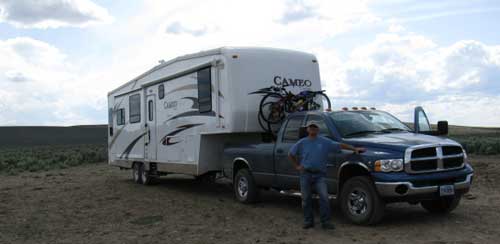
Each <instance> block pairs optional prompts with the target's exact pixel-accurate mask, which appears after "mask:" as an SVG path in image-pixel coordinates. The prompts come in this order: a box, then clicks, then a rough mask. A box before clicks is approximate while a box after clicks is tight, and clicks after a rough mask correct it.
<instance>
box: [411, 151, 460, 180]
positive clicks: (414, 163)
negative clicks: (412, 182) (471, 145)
mask: <svg viewBox="0 0 500 244" xmlns="http://www.w3.org/2000/svg"><path fill="white" fill-rule="evenodd" d="M464 163H465V162H464V153H463V150H462V147H460V146H455V145H445V146H441V145H438V146H429V147H424V148H409V149H407V152H406V154H405V164H406V166H405V168H406V171H407V172H409V173H425V172H433V171H445V170H452V169H458V168H462V167H463V166H464Z"/></svg>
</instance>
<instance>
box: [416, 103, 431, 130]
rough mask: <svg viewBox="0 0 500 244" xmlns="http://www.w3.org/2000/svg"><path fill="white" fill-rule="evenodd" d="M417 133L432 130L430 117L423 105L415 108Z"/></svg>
mask: <svg viewBox="0 0 500 244" xmlns="http://www.w3.org/2000/svg"><path fill="white" fill-rule="evenodd" d="M414 127H415V133H430V132H431V131H432V128H431V124H430V123H429V119H428V118H427V115H426V114H425V111H424V109H423V108H422V107H420V106H419V107H416V108H415V114H414Z"/></svg>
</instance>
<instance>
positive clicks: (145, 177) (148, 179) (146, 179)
mask: <svg viewBox="0 0 500 244" xmlns="http://www.w3.org/2000/svg"><path fill="white" fill-rule="evenodd" d="M139 169H140V170H139V172H140V173H141V174H140V178H141V182H140V183H142V184H143V185H151V184H152V182H153V180H154V177H153V176H152V175H151V174H150V173H149V170H146V165H145V164H143V163H141V164H140V167H139Z"/></svg>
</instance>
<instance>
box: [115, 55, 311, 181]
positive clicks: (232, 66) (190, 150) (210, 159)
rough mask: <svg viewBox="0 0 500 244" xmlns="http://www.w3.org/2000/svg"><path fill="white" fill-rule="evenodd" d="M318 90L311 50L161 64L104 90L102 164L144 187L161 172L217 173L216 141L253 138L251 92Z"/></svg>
mask: <svg viewBox="0 0 500 244" xmlns="http://www.w3.org/2000/svg"><path fill="white" fill-rule="evenodd" d="M273 85H274V86H283V85H286V86H287V89H288V90H290V91H292V92H295V93H297V92H300V91H304V90H321V81H320V74H319V67H318V62H317V59H316V57H315V56H314V55H312V54H309V53H305V52H299V51H292V50H284V49H273V48H232V47H223V48H218V49H213V50H208V51H202V52H198V53H194V54H189V55H184V56H180V57H177V58H175V59H172V60H170V61H167V62H161V63H160V64H159V65H157V66H155V67H153V68H152V69H150V70H149V71H147V72H145V73H144V74H141V75H140V76H138V77H137V78H135V79H133V80H131V81H129V82H126V83H125V84H123V85H121V86H119V87H118V88H116V89H114V90H112V91H111V92H109V93H108V109H109V125H108V126H109V131H108V151H109V164H110V165H114V166H118V167H121V168H133V169H134V179H135V180H136V181H137V182H138V183H145V184H147V183H148V182H149V181H150V179H151V177H153V176H155V175H158V174H162V173H183V174H189V175H194V176H200V175H204V174H207V173H212V172H220V171H221V170H222V168H223V165H222V161H223V159H222V155H223V150H224V146H225V145H227V144H231V143H236V142H237V143H242V142H247V143H248V142H258V141H261V140H262V135H261V133H262V132H263V131H262V129H261V127H260V126H259V123H258V111H259V100H260V97H259V96H258V95H252V94H250V93H252V92H254V91H257V90H259V89H261V88H265V87H270V86H273Z"/></svg>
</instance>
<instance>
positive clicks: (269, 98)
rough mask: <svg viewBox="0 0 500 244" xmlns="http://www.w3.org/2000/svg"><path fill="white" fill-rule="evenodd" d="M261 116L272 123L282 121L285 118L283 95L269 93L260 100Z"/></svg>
mask: <svg viewBox="0 0 500 244" xmlns="http://www.w3.org/2000/svg"><path fill="white" fill-rule="evenodd" d="M259 116H262V119H263V120H264V121H265V122H267V123H270V124H276V123H279V122H281V121H282V120H283V119H284V118H285V106H284V103H283V97H282V96H281V95H279V94H267V95H265V96H264V97H263V98H262V100H261V101H260V106H259Z"/></svg>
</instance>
